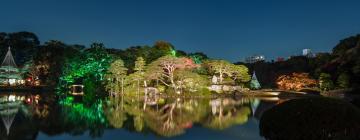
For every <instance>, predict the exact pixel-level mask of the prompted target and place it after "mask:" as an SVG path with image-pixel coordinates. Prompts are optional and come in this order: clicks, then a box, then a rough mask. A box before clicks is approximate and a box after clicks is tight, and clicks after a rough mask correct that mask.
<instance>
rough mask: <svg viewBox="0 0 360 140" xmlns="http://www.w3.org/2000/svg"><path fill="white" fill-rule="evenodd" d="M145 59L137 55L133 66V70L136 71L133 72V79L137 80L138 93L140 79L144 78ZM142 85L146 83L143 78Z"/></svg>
mask: <svg viewBox="0 0 360 140" xmlns="http://www.w3.org/2000/svg"><path fill="white" fill-rule="evenodd" d="M145 64H146V63H145V60H144V58H142V57H138V58H137V59H136V61H135V67H134V70H135V71H136V72H135V73H134V75H135V79H136V81H137V88H138V89H137V92H138V94H139V93H140V80H143V79H144V73H145ZM144 86H147V85H146V81H145V80H144Z"/></svg>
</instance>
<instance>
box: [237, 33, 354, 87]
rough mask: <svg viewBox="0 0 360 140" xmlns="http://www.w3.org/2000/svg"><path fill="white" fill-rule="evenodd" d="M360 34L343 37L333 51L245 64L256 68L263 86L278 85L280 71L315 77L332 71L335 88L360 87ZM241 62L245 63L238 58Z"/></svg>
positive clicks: (252, 68)
mask: <svg viewBox="0 0 360 140" xmlns="http://www.w3.org/2000/svg"><path fill="white" fill-rule="evenodd" d="M359 56H360V35H356V36H352V37H349V38H346V39H343V40H341V41H340V42H339V43H338V44H337V45H336V46H335V47H334V48H333V50H332V52H331V53H318V54H316V55H315V56H314V57H306V56H292V57H290V58H289V59H287V60H285V61H279V62H256V63H253V64H245V65H246V66H248V68H249V69H250V71H256V75H257V77H258V80H259V81H260V83H261V84H262V85H263V87H268V88H273V87H276V79H277V78H278V77H279V76H280V75H286V74H290V73H293V72H305V73H309V74H310V76H311V77H312V78H314V79H319V78H321V75H322V74H323V73H326V74H329V75H330V79H331V81H332V82H333V83H334V87H333V88H351V87H352V88H357V87H359V86H360V80H359V79H360V57H359ZM237 64H242V63H241V62H238V63H237Z"/></svg>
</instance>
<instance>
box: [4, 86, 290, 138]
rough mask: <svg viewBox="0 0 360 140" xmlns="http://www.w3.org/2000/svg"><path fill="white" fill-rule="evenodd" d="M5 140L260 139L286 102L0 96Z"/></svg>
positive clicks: (277, 100)
mask: <svg viewBox="0 0 360 140" xmlns="http://www.w3.org/2000/svg"><path fill="white" fill-rule="evenodd" d="M0 97H1V98H0V102H1V104H0V115H1V119H2V120H1V124H0V125H1V126H0V135H1V139H38V140H42V139H46V140H49V139H50V140H51V139H54V140H65V139H66V140H72V139H74V140H75V139H76V140H77V139H92V138H93V139H104V140H105V139H106V140H109V139H140V140H141V139H156V140H159V139H169V140H171V139H174V140H182V139H184V140H185V139H206V140H218V139H226V140H239V139H244V140H246V139H249V140H261V139H263V138H262V137H261V136H260V135H259V119H260V117H261V115H262V113H263V112H264V111H266V110H267V109H269V108H271V107H272V106H275V105H276V104H278V103H280V102H283V101H284V100H287V99H279V98H277V97H275V98H274V97H272V98H161V97H118V98H109V99H105V100H102V101H100V102H93V103H90V104H83V103H82V101H83V100H82V99H78V98H72V97H71V98H69V97H68V98H66V99H62V101H60V99H58V97H56V96H54V95H52V94H45V93H43V94H30V93H17V94H15V93H8V94H5V93H3V94H1V95H0Z"/></svg>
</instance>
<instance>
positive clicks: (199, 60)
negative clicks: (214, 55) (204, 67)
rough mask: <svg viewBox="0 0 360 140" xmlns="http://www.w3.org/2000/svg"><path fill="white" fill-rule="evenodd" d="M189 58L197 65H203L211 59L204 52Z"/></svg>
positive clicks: (192, 54)
mask: <svg viewBox="0 0 360 140" xmlns="http://www.w3.org/2000/svg"><path fill="white" fill-rule="evenodd" d="M189 57H190V58H191V59H192V60H193V61H194V62H195V64H201V63H203V62H204V61H205V60H207V59H209V58H208V56H207V55H206V54H204V53H202V52H196V53H191V54H189Z"/></svg>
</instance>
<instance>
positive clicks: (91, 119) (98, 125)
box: [60, 97, 107, 137]
mask: <svg viewBox="0 0 360 140" xmlns="http://www.w3.org/2000/svg"><path fill="white" fill-rule="evenodd" d="M60 104H61V105H62V115H63V116H62V117H64V123H65V124H66V125H68V126H71V128H72V129H71V130H69V131H71V133H75V134H76V133H80V132H81V133H83V132H85V131H87V130H90V135H91V136H92V137H98V136H101V135H102V133H103V130H104V127H105V126H106V125H107V122H106V119H105V116H104V112H103V109H102V101H101V100H99V101H96V102H95V103H94V104H93V105H92V106H86V105H84V104H83V103H75V102H74V99H73V98H72V97H67V98H66V99H64V100H61V101H60ZM72 131H73V132H72Z"/></svg>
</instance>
